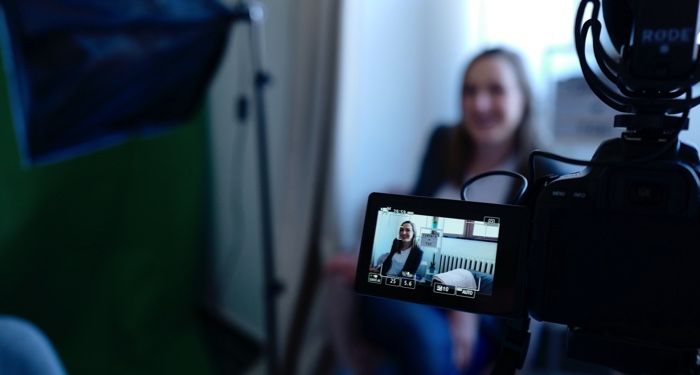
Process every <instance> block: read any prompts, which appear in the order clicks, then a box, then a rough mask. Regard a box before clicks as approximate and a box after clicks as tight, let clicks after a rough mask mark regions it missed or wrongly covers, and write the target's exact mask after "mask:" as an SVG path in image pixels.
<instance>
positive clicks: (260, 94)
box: [233, 2, 282, 375]
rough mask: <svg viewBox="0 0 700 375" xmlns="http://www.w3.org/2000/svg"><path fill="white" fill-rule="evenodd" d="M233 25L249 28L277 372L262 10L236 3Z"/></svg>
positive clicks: (270, 352) (272, 357)
mask: <svg viewBox="0 0 700 375" xmlns="http://www.w3.org/2000/svg"><path fill="white" fill-rule="evenodd" d="M233 12H234V22H236V21H242V22H245V23H247V24H248V25H249V26H250V48H251V60H252V65H253V69H254V87H253V91H254V93H253V95H254V97H255V100H254V101H255V103H254V105H255V119H256V128H257V138H258V147H257V149H258V150H257V151H258V161H259V166H260V168H259V178H260V206H261V223H260V224H261V237H262V258H263V270H264V272H263V275H264V286H263V288H264V292H263V293H264V300H263V301H264V304H265V334H266V340H265V346H266V356H267V373H268V374H271V375H274V374H277V373H278V370H279V369H278V364H277V362H278V355H277V311H276V298H277V295H278V294H279V293H280V291H281V289H282V287H281V284H280V282H279V281H278V280H277V277H276V273H275V262H274V239H273V237H274V235H273V234H270V233H269V228H272V227H273V225H272V207H271V199H270V178H269V175H268V173H269V161H268V157H267V117H266V111H265V95H264V90H265V86H266V85H267V84H268V83H269V81H270V77H269V75H268V74H267V73H266V72H265V71H264V69H263V67H262V38H261V33H262V20H263V10H262V8H261V7H260V6H259V5H250V4H247V3H246V2H239V3H238V4H236V5H235V7H234V8H233Z"/></svg>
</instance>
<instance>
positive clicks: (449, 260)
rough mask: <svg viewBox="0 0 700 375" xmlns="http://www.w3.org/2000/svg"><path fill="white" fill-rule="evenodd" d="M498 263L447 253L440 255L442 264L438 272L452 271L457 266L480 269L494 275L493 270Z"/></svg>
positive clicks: (479, 270) (473, 269)
mask: <svg viewBox="0 0 700 375" xmlns="http://www.w3.org/2000/svg"><path fill="white" fill-rule="evenodd" d="M495 266H496V264H495V263H494V262H486V261H483V260H476V259H470V258H464V257H458V256H456V255H445V254H443V255H442V256H440V265H439V267H438V273H442V272H447V271H451V270H453V269H455V268H465V269H468V270H470V271H478V272H483V273H487V274H489V275H493V271H494V268H495Z"/></svg>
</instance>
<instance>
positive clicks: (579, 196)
mask: <svg viewBox="0 0 700 375" xmlns="http://www.w3.org/2000/svg"><path fill="white" fill-rule="evenodd" d="M571 198H573V199H574V200H580V201H582V200H586V198H588V193H586V192H585V191H575V192H573V193H572V194H571Z"/></svg>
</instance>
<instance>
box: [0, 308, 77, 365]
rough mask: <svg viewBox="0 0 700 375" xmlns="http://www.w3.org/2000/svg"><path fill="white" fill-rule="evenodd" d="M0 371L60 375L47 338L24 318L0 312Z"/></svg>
mask: <svg viewBox="0 0 700 375" xmlns="http://www.w3.org/2000/svg"><path fill="white" fill-rule="evenodd" d="M0 374H3V375H40V374H41V375H64V374H65V371H64V370H63V365H62V364H61V361H60V359H59V358H58V355H57V354H56V352H55V351H54V349H53V346H52V345H51V343H50V342H49V340H48V338H47V337H46V336H45V335H44V334H43V333H42V332H41V331H40V330H39V329H38V328H37V327H36V326H34V325H33V324H31V323H29V322H27V321H26V320H23V319H20V318H16V317H11V316H0Z"/></svg>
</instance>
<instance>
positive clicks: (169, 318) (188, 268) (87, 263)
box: [0, 76, 213, 375]
mask: <svg viewBox="0 0 700 375" xmlns="http://www.w3.org/2000/svg"><path fill="white" fill-rule="evenodd" d="M5 78H6V77H4V76H0V88H2V90H1V93H0V314H11V315H17V316H21V317H23V318H26V319H28V320H30V321H32V322H33V323H35V324H36V325H37V326H38V327H39V328H40V329H42V330H43V331H44V332H45V333H46V334H47V335H48V337H49V339H50V340H51V341H52V342H53V343H54V345H55V347H56V349H57V351H58V353H59V355H60V357H61V360H62V361H63V363H64V365H65V367H66V369H67V371H68V373H69V374H78V375H80V374H90V375H93V374H208V373H212V372H213V371H212V369H213V366H212V363H211V360H210V357H209V355H208V353H207V348H206V346H205V342H204V339H203V337H202V335H201V333H200V330H199V328H200V327H199V321H198V319H197V317H196V315H195V314H196V308H197V304H198V303H199V301H200V300H201V297H200V295H201V289H202V288H201V278H200V275H199V274H200V272H201V270H202V263H203V260H204V255H205V254H206V251H207V250H206V243H207V241H206V240H205V239H206V235H207V232H206V220H205V218H206V214H207V209H206V206H207V191H208V190H207V189H208V184H207V177H208V169H207V165H208V155H207V146H206V145H207V133H206V127H205V125H204V124H205V118H204V117H205V116H204V115H202V114H200V115H198V116H197V118H196V119H195V120H193V121H192V122H191V123H189V124H185V125H183V126H179V127H176V128H174V129H172V130H170V131H168V132H166V133H164V134H162V135H159V136H155V137H152V138H149V139H138V140H133V141H130V142H127V143H125V144H122V145H120V146H118V147H114V148H110V149H106V150H103V151H100V152H97V153H93V154H90V155H87V156H82V157H78V158H76V159H72V160H69V161H64V162H60V163H56V164H52V165H48V166H41V167H32V168H22V167H21V166H20V159H19V153H18V150H17V143H16V137H15V133H14V128H13V126H12V122H11V121H12V120H11V113H10V110H9V105H8V97H7V95H8V94H7V90H6V79H5Z"/></svg>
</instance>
